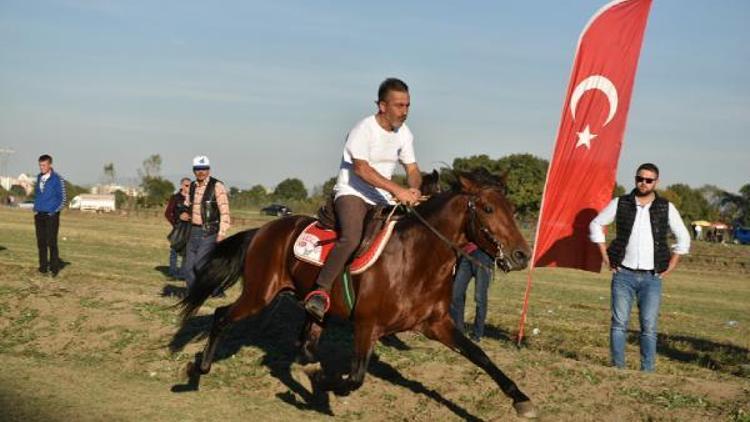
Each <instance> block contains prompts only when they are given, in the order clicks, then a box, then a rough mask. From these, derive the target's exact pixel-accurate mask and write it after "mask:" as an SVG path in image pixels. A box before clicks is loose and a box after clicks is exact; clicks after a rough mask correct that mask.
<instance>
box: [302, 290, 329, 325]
mask: <svg viewBox="0 0 750 422" xmlns="http://www.w3.org/2000/svg"><path fill="white" fill-rule="evenodd" d="M326 299H327V298H326V297H325V296H324V295H323V294H320V293H317V294H313V295H310V296H308V297H307V299H305V310H306V311H307V312H308V313H310V315H312V316H313V317H315V319H317V320H318V321H323V317H325V315H326V310H327V309H326V308H327V307H328V301H327V300H326Z"/></svg>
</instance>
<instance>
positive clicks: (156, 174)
mask: <svg viewBox="0 0 750 422" xmlns="http://www.w3.org/2000/svg"><path fill="white" fill-rule="evenodd" d="M138 175H139V176H140V177H141V187H142V188H143V191H144V192H145V196H144V197H143V198H140V199H139V201H138V202H139V203H140V204H141V205H143V206H146V207H155V206H156V207H158V206H162V205H164V204H165V203H166V202H167V201H168V200H169V197H170V196H172V193H174V191H175V186H174V184H173V183H172V182H170V181H169V180H166V179H164V178H163V177H161V156H160V155H159V154H153V155H151V156H149V157H148V158H146V159H145V160H143V165H142V167H141V168H140V169H138Z"/></svg>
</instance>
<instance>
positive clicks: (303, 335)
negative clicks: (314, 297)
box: [297, 316, 323, 365]
mask: <svg viewBox="0 0 750 422" xmlns="http://www.w3.org/2000/svg"><path fill="white" fill-rule="evenodd" d="M322 333H323V326H322V325H320V324H318V323H317V322H316V321H314V320H313V319H312V318H311V317H310V316H308V317H307V320H306V321H305V325H304V326H303V327H302V331H301V332H300V334H299V339H298V340H297V347H298V354H297V363H299V364H301V365H307V364H309V363H317V362H318V343H319V342H320V336H321V334H322Z"/></svg>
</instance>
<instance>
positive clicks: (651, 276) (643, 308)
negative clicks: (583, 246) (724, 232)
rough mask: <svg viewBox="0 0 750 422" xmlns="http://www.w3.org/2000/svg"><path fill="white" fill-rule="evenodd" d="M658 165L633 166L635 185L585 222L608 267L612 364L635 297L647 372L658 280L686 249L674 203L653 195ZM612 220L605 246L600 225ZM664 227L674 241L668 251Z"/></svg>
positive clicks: (620, 353)
mask: <svg viewBox="0 0 750 422" xmlns="http://www.w3.org/2000/svg"><path fill="white" fill-rule="evenodd" d="M658 181H659V169H658V168H657V167H656V166H655V165H654V164H651V163H645V164H641V165H640V166H639V167H638V170H637V171H636V176H635V189H633V191H632V192H630V193H629V194H627V195H623V196H620V197H619V198H615V199H613V200H612V202H610V203H609V205H607V207H606V208H604V210H602V212H601V213H599V215H597V216H596V218H595V219H594V220H593V221H592V222H591V224H590V225H589V231H590V239H591V241H593V242H595V243H597V244H598V245H599V250H600V251H601V253H602V259H603V261H604V264H605V265H606V266H607V267H608V268H610V269H611V270H612V273H613V274H612V303H611V306H612V326H611V329H610V352H611V356H612V364H613V365H614V366H616V367H618V368H625V343H626V339H627V334H628V320H629V318H630V308H631V305H632V303H633V299H634V298H635V299H636V300H637V303H638V310H639V314H640V324H641V336H640V340H641V341H640V344H641V370H642V371H647V372H652V371H653V370H654V362H655V360H656V327H657V324H656V321H657V318H658V316H659V302H660V300H661V284H662V279H664V277H666V276H667V275H668V274H669V273H670V272H672V270H674V268H675V267H676V266H677V262H678V261H679V259H680V255H684V254H686V253H688V251H689V249H690V234H689V233H688V231H687V228H685V224H684V223H683V222H682V218H681V217H680V213H679V212H678V211H677V209H676V208H675V206H674V205H672V203H670V202H669V201H667V200H666V199H664V198H661V197H660V196H659V195H657V194H656V185H657V184H658ZM613 221H614V222H615V223H616V225H617V232H616V236H615V239H614V240H613V241H612V243H610V245H609V248H606V247H605V243H604V230H603V227H604V226H606V225H609V224H610V223H612V222H613ZM667 230H671V231H672V233H674V235H675V237H676V238H677V243H676V244H675V245H673V246H672V250H671V251H670V248H669V245H668V244H667Z"/></svg>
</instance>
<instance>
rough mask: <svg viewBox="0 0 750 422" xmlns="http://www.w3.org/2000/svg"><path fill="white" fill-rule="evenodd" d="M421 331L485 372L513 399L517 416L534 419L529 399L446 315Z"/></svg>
mask: <svg viewBox="0 0 750 422" xmlns="http://www.w3.org/2000/svg"><path fill="white" fill-rule="evenodd" d="M421 331H422V333H424V335H425V336H427V337H428V338H431V339H433V340H437V341H439V342H441V343H443V344H445V345H446V346H448V347H450V348H451V349H453V350H455V351H457V352H459V353H461V354H462V355H463V356H464V357H466V358H467V359H469V360H470V361H471V362H472V363H473V364H475V365H477V366H478V367H480V368H482V369H483V370H484V371H485V372H487V374H488V375H489V376H490V377H492V379H493V380H494V381H495V382H496V383H497V385H498V386H500V389H501V390H503V393H505V395H507V396H508V397H510V398H511V399H513V408H515V409H516V412H517V413H518V416H522V417H527V418H534V417H536V410H534V406H533V405H532V404H531V400H530V399H529V397H528V396H526V394H524V393H523V392H522V391H521V390H520V389H519V388H518V386H517V385H516V383H514V382H513V380H511V379H510V378H508V376H507V375H505V374H504V373H503V371H501V370H500V368H498V367H497V366H496V365H495V364H494V363H493V362H492V361H491V360H490V358H489V357H488V356H487V354H486V353H484V351H483V350H482V349H481V348H480V347H479V346H477V345H476V344H474V342H472V341H471V340H469V339H468V338H467V337H466V336H465V335H464V334H463V333H462V332H460V331H458V329H457V328H456V327H455V325H454V324H453V320H451V319H450V318H449V317H448V316H447V314H446V315H445V316H444V317H443V318H441V319H439V320H438V321H436V322H434V323H431V324H428V325H426V326H425V327H423V328H422V330H421Z"/></svg>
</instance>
